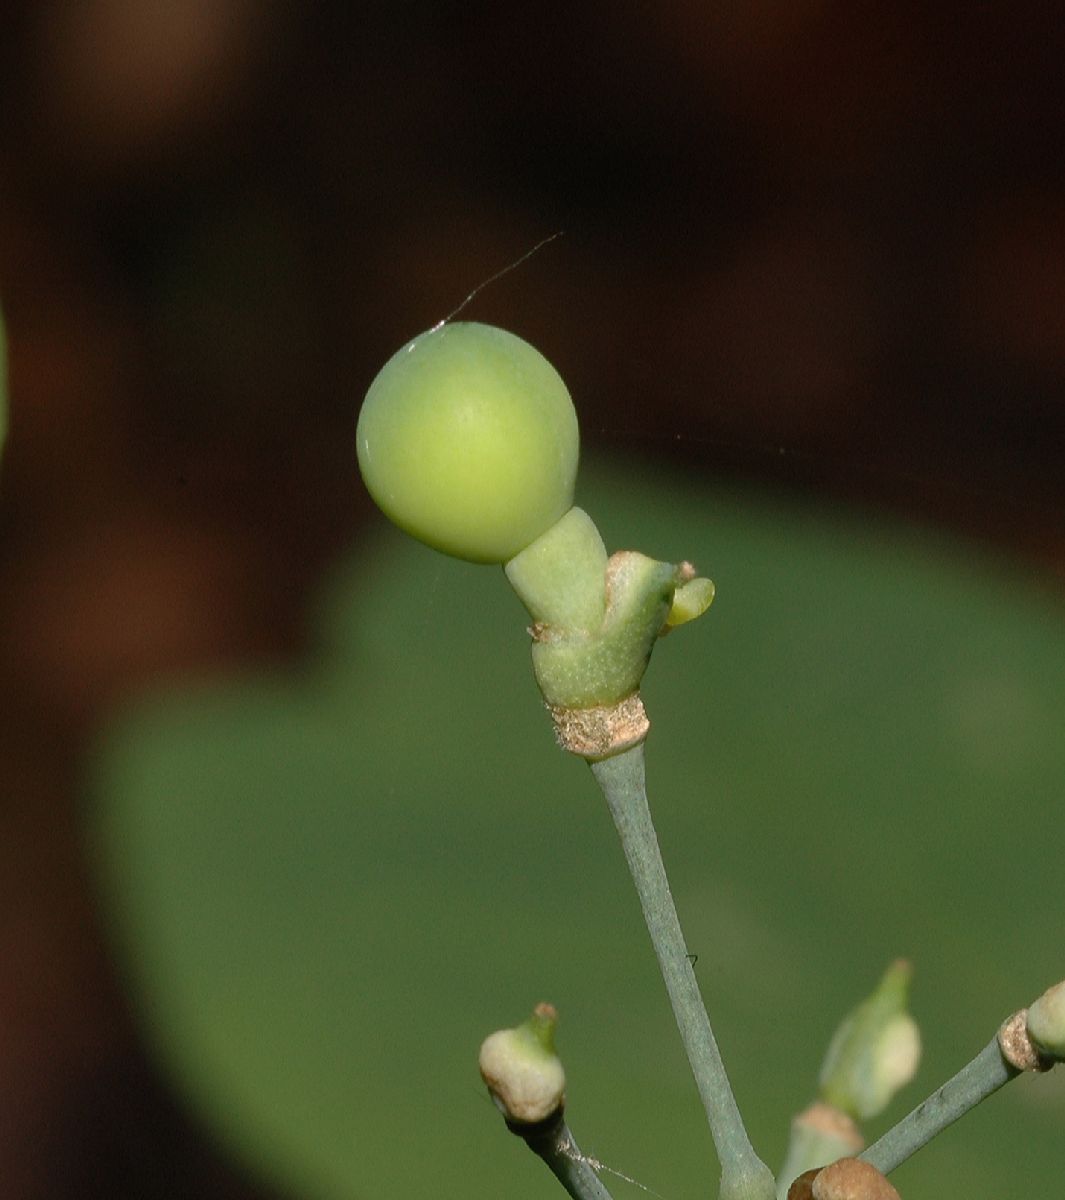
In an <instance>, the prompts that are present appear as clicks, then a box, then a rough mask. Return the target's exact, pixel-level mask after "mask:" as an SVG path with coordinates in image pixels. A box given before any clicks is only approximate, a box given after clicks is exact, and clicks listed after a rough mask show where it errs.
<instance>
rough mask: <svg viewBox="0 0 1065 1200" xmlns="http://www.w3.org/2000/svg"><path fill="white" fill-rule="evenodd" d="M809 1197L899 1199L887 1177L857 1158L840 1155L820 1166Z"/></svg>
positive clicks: (816, 1199) (858, 1199)
mask: <svg viewBox="0 0 1065 1200" xmlns="http://www.w3.org/2000/svg"><path fill="white" fill-rule="evenodd" d="M810 1196H811V1198H812V1200H901V1197H900V1196H899V1194H898V1192H897V1191H896V1190H895V1189H894V1187H892V1185H891V1184H890V1183H889V1182H888V1180H887V1176H886V1175H882V1174H881V1173H880V1172H879V1171H878V1170H877V1169H876V1167H874V1166H873V1165H872V1164H871V1163H867V1162H863V1161H862V1160H861V1159H860V1158H841V1159H839V1161H838V1162H834V1163H832V1164H831V1166H828V1167H822V1168H821V1170H820V1171H818V1172H817V1175H816V1177H815V1179H814V1181H813V1186H812V1188H811V1190H810Z"/></svg>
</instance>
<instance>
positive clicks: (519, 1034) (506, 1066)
mask: <svg viewBox="0 0 1065 1200" xmlns="http://www.w3.org/2000/svg"><path fill="white" fill-rule="evenodd" d="M557 1024H558V1013H557V1012H556V1010H555V1009H554V1007H553V1006H552V1005H550V1004H538V1005H537V1006H536V1008H534V1009H533V1013H532V1016H531V1017H530V1018H529V1019H528V1020H527V1021H524V1022H522V1024H521V1025H519V1026H518V1027H517V1028H516V1029H500V1030H498V1031H497V1032H496V1033H493V1034H490V1035H489V1036H488V1037H487V1038H485V1040H484V1042H483V1043H482V1044H481V1053H480V1057H479V1060H478V1062H479V1066H480V1069H481V1078H482V1079H483V1080H484V1081H485V1083H486V1084H487V1085H488V1090H489V1092H491V1094H492V1099H493V1100H494V1101H495V1103H496V1107H497V1108H498V1109H499V1111H500V1112H501V1113H502V1114H503V1115H504V1116H505V1117H506V1119H507V1120H508V1121H511V1122H513V1123H514V1124H517V1125H531V1124H535V1123H536V1122H537V1121H543V1120H546V1119H547V1118H548V1117H549V1116H551V1114H552V1113H554V1112H556V1111H557V1110H558V1109H560V1108H561V1107H562V1105H563V1103H564V1101H565V1098H566V1074H565V1072H564V1071H563V1069H562V1060H561V1059H560V1058H559V1057H558V1055H557V1054H556V1053H555V1027H556V1026H557Z"/></svg>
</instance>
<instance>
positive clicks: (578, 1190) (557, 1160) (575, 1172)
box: [510, 1111, 611, 1200]
mask: <svg viewBox="0 0 1065 1200" xmlns="http://www.w3.org/2000/svg"><path fill="white" fill-rule="evenodd" d="M510 1128H511V1129H512V1130H513V1132H514V1133H516V1134H518V1135H519V1137H523V1138H524V1139H525V1144H526V1145H527V1146H528V1147H529V1149H530V1150H531V1151H532V1152H533V1153H534V1154H536V1155H538V1156H539V1157H540V1158H542V1159H543V1160H544V1162H545V1163H546V1164H547V1166H548V1169H549V1170H550V1171H551V1174H552V1175H554V1177H555V1178H556V1179H557V1180H558V1181H559V1183H561V1184H562V1186H563V1187H564V1188H565V1189H566V1192H567V1193H568V1194H569V1195H570V1196H572V1197H573V1200H611V1196H610V1193H609V1192H608V1191H607V1189H606V1184H605V1183H603V1181H602V1180H601V1179H600V1178H599V1176H598V1175H597V1174H596V1173H595V1171H594V1170H593V1169H592V1164H591V1162H590V1161H589V1160H588V1159H587V1158H585V1156H584V1155H583V1154H582V1153H581V1151H580V1149H579V1147H578V1146H577V1143H576V1141H574V1138H573V1134H572V1133H570V1129H569V1126H568V1125H567V1124H566V1119H565V1117H564V1116H563V1115H562V1112H561V1111H559V1112H558V1113H557V1114H556V1116H554V1117H552V1118H549V1119H548V1120H547V1121H544V1122H542V1123H541V1124H540V1125H537V1126H535V1128H533V1129H522V1128H521V1127H519V1126H514V1125H511V1126H510Z"/></svg>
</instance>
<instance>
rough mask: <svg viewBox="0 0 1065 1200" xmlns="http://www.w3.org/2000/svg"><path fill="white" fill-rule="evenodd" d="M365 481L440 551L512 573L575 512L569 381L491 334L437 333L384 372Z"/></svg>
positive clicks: (471, 329)
mask: <svg viewBox="0 0 1065 1200" xmlns="http://www.w3.org/2000/svg"><path fill="white" fill-rule="evenodd" d="M356 441H357V447H358V456H359V468H360V470H361V471H362V477H363V479H364V480H365V482H366V486H367V488H368V489H369V491H370V495H371V496H373V498H374V500H376V501H377V503H378V505H379V506H380V507H381V509H382V510H383V511H384V513H385V515H386V516H388V517H390V518H391V519H392V520H393V521H394V522H395V523H396V524H397V525H398V526H399V527H400V528H401V529H403V530H405V531H406V532H407V533H409V534H412V535H413V536H414V537H416V538H418V539H419V540H421V541H423V542H426V543H427V544H428V545H430V546H432V547H434V549H437V550H442V551H443V552H444V553H445V554H451V555H454V556H455V557H456V558H465V559H469V560H470V561H472V562H483V563H502V562H506V561H507V560H508V559H511V558H513V557H514V555H516V554H517V553H519V552H520V551H521V550H524V549H525V547H526V546H528V545H529V544H530V543H531V542H533V541H534V540H535V539H536V538H538V537H539V536H540V535H541V534H542V533H545V532H546V531H547V530H548V529H550V528H551V526H552V525H554V524H555V522H556V521H557V520H558V519H559V518H560V517H561V516H563V515H564V514H565V513H566V512H567V511H568V510H569V508H570V507H571V505H572V504H573V489H574V485H575V482H576V477H577V459H578V453H579V436H578V432H577V414H576V413H575V412H574V410H573V402H572V400H571V399H570V395H569V392H568V391H567V390H566V385H565V384H564V383H563V382H562V379H561V378H560V377H559V374H558V372H557V371H556V370H555V369H554V367H552V366H551V364H550V363H549V362H548V361H547V359H546V358H544V357H543V355H542V354H540V353H539V351H537V350H534V349H533V347H532V346H530V345H529V343H528V342H525V341H522V339H521V338H519V337H515V335H514V334H512V333H507V332H506V331H505V330H503V329H496V328H495V327H493V326H491V325H481V324H478V323H476V322H465V321H459V322H455V323H452V324H444V325H438V326H436V327H434V328H433V329H430V330H428V331H427V332H426V333H423V334H421V335H420V336H418V337H416V338H415V339H414V340H413V341H412V342H409V343H408V344H407V345H406V346H404V347H403V348H402V349H401V350H399V351H398V352H397V353H396V354H394V355H393V356H392V357H391V358H390V359H389V360H388V362H387V363H385V365H384V366H383V367H382V368H381V370H380V371H379V372H378V374H377V377H376V378H375V379H374V381H373V383H371V384H370V389H369V391H368V392H367V393H366V399H365V401H364V402H363V406H362V411H361V412H360V413H359V422H358V428H357V430H356Z"/></svg>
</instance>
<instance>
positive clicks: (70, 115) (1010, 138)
mask: <svg viewBox="0 0 1065 1200" xmlns="http://www.w3.org/2000/svg"><path fill="white" fill-rule="evenodd" d="M1063 61H1065V22H1063V21H1062V19H1061V13H1060V11H1057V10H1056V9H1055V6H1053V5H1040V4H1025V3H1023V2H1022V3H1013V4H1008V5H1007V4H1005V3H992V4H985V5H975V6H974V5H969V4H960V3H955V2H954V0H945V2H942V3H938V4H925V5H912V4H906V3H901V4H900V3H890V4H889V3H879V4H871V5H854V4H843V3H834V2H832V0H751V2H747V3H722V4H718V3H714V4H705V3H696V2H694V0H687V2H685V0H661V2H660V3H657V4H653V5H652V4H637V3H633V2H628V3H626V2H621V3H614V4H607V3H589V4H583V5H581V4H575V5H565V6H558V7H557V8H553V7H550V6H545V7H542V8H541V9H540V10H537V11H534V10H533V9H531V8H529V7H528V6H526V5H510V4H506V3H502V4H499V3H496V4H478V3H469V2H468V0H467V3H464V4H461V5H460V4H453V3H432V2H430V0H391V2H390V3H387V4H386V3H383V2H381V0H369V2H367V3H363V4H349V3H345V2H342V0H330V2H323V3H308V4H298V3H295V2H294V0H260V2H259V3H252V2H251V0H171V2H168V3H164V2H163V0H79V2H78V3H73V4H72V3H59V2H57V0H39V2H37V3H21V4H17V3H16V4H10V3H9V4H8V5H6V7H5V8H4V10H3V15H2V16H0V131H2V136H0V299H2V303H3V306H4V310H5V314H6V318H7V322H8V332H9V337H10V356H11V388H12V397H13V404H12V415H11V436H10V440H9V444H8V448H7V453H6V456H5V460H4V463H3V492H2V497H0V499H2V503H0V1180H2V1181H3V1182H2V1184H0V1191H2V1193H3V1195H4V1196H5V1197H6V1198H8V1200H29V1198H31V1197H32V1198H34V1200H66V1198H68V1197H69V1198H73V1197H94V1196H108V1197H115V1198H118V1197H138V1198H148V1200H152V1198H157V1197H159V1198H161V1197H177V1196H193V1195H194V1196H197V1197H201V1198H205V1200H215V1198H223V1197H224V1198H227V1200H230V1198H235V1197H251V1196H253V1195H262V1194H263V1193H261V1192H259V1191H255V1190H254V1188H253V1186H252V1185H251V1184H249V1183H248V1182H247V1181H245V1180H243V1179H241V1178H240V1177H239V1176H238V1174H237V1173H236V1171H235V1170H233V1169H232V1168H230V1167H229V1166H227V1165H226V1164H225V1163H224V1162H223V1161H222V1159H221V1158H220V1156H219V1155H218V1154H217V1153H216V1152H215V1151H214V1150H213V1149H212V1147H211V1146H210V1145H209V1143H208V1142H207V1141H206V1140H205V1139H204V1138H203V1136H202V1135H201V1134H200V1133H199V1132H198V1131H197V1130H196V1129H195V1127H194V1124H193V1122H192V1121H191V1120H189V1119H188V1118H187V1117H185V1116H184V1115H182V1114H181V1112H180V1111H179V1110H178V1108H177V1106H176V1104H175V1103H174V1102H173V1101H172V1100H170V1099H169V1098H168V1095H167V1091H166V1088H165V1086H164V1084H163V1083H162V1082H161V1081H160V1080H159V1079H158V1078H157V1077H156V1076H155V1075H154V1073H153V1071H152V1069H151V1067H150V1066H149V1065H148V1064H147V1062H146V1060H145V1056H144V1055H143V1052H142V1051H141V1049H140V1048H139V1045H138V1041H137V1037H136V1034H135V1031H134V1026H133V1021H132V1019H131V1017H130V1015H129V1012H128V1010H127V1007H126V1005H125V1003H124V1001H123V997H122V995H121V990H120V987H119V984H118V982H117V981H116V979H115V978H114V976H113V974H112V972H111V970H110V968H109V963H108V957H107V953H106V949H105V947H104V945H103V943H102V939H101V936H100V933H99V931H98V928H97V923H96V921H95V918H94V911H93V904H92V900H91V896H90V894H89V890H88V886H87V880H86V873H85V870H84V868H83V866H82V865H81V862H80V852H79V840H78V821H77V814H78V804H79V801H80V799H81V792H82V788H81V785H80V783H79V756H80V755H81V754H82V753H83V751H84V748H85V746H86V745H87V743H88V739H89V738H90V737H91V736H92V734H93V732H94V730H96V729H97V728H98V727H99V725H100V723H101V722H102V721H103V720H105V719H106V715H107V713H108V711H109V709H110V708H111V706H113V705H114V704H115V703H116V702H117V701H119V700H120V699H121V698H123V697H125V696H128V695H130V694H131V693H133V692H134V691H135V690H136V689H138V688H139V687H141V686H142V685H144V684H145V683H147V682H148V681H150V680H151V679H152V678H153V677H155V676H158V675H159V674H160V673H173V672H179V673H190V674H191V673H203V672H206V671H208V670H213V669H217V668H219V667H223V666H226V665H232V664H237V663H243V662H249V661H254V660H261V659H262V658H264V657H269V658H271V659H274V660H277V659H278V658H289V657H294V656H296V655H298V654H299V652H300V650H301V637H302V634H301V628H302V626H301V621H302V609H303V605H304V602H305V598H306V596H307V594H308V592H309V590H310V589H311V588H312V587H313V585H314V582H315V580H316V579H317V578H318V577H319V575H320V573H321V572H322V570H323V569H324V567H325V566H326V565H327V564H328V562H329V561H330V559H331V558H332V557H333V556H334V555H335V554H336V553H337V552H338V551H340V550H341V549H343V548H345V547H347V546H349V545H351V544H352V542H353V541H356V540H357V538H358V529H359V526H360V522H362V521H363V520H364V519H366V518H367V517H369V515H370V513H369V507H368V501H367V499H366V497H365V496H364V494H363V492H362V490H361V487H360V485H359V483H358V481H357V478H356V474H355V469H354V454H353V430H354V418H355V412H356V410H357V406H358V403H359V400H360V398H361V395H362V393H363V391H364V390H365V387H366V385H367V383H368V382H369V380H370V378H371V377H372V375H373V374H374V372H375V371H376V369H377V367H378V366H379V365H380V364H381V363H382V362H383V361H384V359H385V358H386V357H387V356H388V355H389V354H390V353H391V352H392V351H393V350H394V349H396V348H397V347H398V346H399V345H400V344H401V343H402V342H403V341H404V340H405V339H406V338H408V337H410V336H411V335H413V334H415V333H417V332H419V331H420V330H422V329H423V328H425V327H427V326H429V325H431V324H432V323H434V322H435V321H436V320H437V319H439V318H440V317H442V316H443V315H444V314H445V313H447V312H449V311H450V310H451V309H453V308H454V307H455V305H456V304H457V303H459V301H460V300H461V299H462V297H463V296H464V295H465V294H466V293H467V292H468V291H469V290H470V289H471V288H472V287H474V286H475V285H476V284H477V283H478V282H480V281H481V280H483V279H485V278H486V277H488V276H490V275H492V274H493V273H494V272H496V271H497V270H499V269H500V268H501V267H503V266H505V265H506V264H507V263H508V262H510V261H512V260H514V259H517V258H518V257H520V256H521V255H522V254H523V253H524V251H526V250H527V249H528V248H529V247H530V246H532V245H533V244H534V243H535V242H537V241H538V240H539V239H541V238H542V237H544V236H546V235H547V234H550V233H552V232H554V231H556V230H563V231H564V237H563V238H561V239H559V240H557V241H555V242H553V243H552V244H550V245H549V246H547V247H545V248H544V249H543V250H542V251H541V252H540V253H539V254H537V255H536V256H534V257H533V258H532V259H530V260H529V261H528V262H526V263H525V264H523V265H522V266H521V267H520V268H519V269H517V270H515V271H513V272H511V273H510V274H508V275H507V276H506V277H505V278H503V279H501V280H499V281H498V282H496V283H495V284H493V285H492V286H491V288H490V289H488V290H486V291H484V292H483V293H481V294H480V295H479V296H478V297H477V299H476V300H475V302H474V304H473V305H472V306H471V308H470V309H469V313H468V315H470V316H473V317H476V318H478V319H484V320H489V321H492V322H495V323H498V324H502V325H506V326H508V327H510V328H513V329H514V330H515V331H516V332H518V333H520V334H522V335H524V336H526V337H528V338H529V339H530V340H531V341H533V342H534V344H536V345H537V346H538V347H539V348H540V349H541V350H542V351H543V352H544V353H545V354H546V355H547V356H548V357H549V358H550V359H551V360H552V361H553V362H554V363H555V364H556V366H557V367H558V368H559V370H560V371H561V372H562V374H563V376H564V377H565V378H566V380H567V381H568V383H569V384H570V387H571V390H572V391H573V393H574V396H575V398H576V400H577V404H578V407H579V409H580V410H581V413H582V420H583V426H584V429H585V440H586V444H588V445H590V446H598V447H601V448H612V447H614V448H620V449H623V450H625V451H626V452H628V453H630V454H632V453H637V454H640V455H643V456H646V457H647V458H653V459H658V460H667V461H669V462H670V463H672V464H674V465H676V466H677V467H678V468H681V467H683V468H684V469H687V470H691V471H695V472H698V473H700V474H702V475H705V476H706V477H714V478H720V477H722V476H724V475H727V476H730V477H733V478H735V479H739V480H750V481H752V482H755V483H757V484H759V485H761V486H770V487H772V488H775V489H778V490H791V491H794V492H796V493H800V494H816V495H818V496H820V497H821V498H823V499H825V500H828V501H829V502H835V503H839V504H841V505H848V506H854V505H866V506H874V507H884V506H886V507H889V508H892V509H894V510H896V511H898V512H900V513H902V514H904V515H905V516H907V517H909V518H914V519H918V520H923V521H928V522H932V523H937V524H940V525H945V526H951V527H954V528H956V529H957V530H958V531H959V532H961V533H962V534H963V535H965V536H969V537H974V538H978V539H983V540H991V541H994V542H995V543H997V544H999V545H1000V546H1002V547H1003V548H1006V549H1007V550H1009V551H1010V552H1012V553H1015V554H1020V555H1022V556H1026V557H1027V558H1028V559H1029V560H1030V561H1031V562H1032V563H1033V564H1034V565H1035V567H1036V568H1037V569H1038V570H1041V571H1043V572H1044V573H1045V576H1046V578H1047V580H1048V581H1053V580H1055V579H1057V580H1059V581H1060V579H1061V577H1062V574H1063V569H1065V529H1063V524H1062V504H1063V500H1065V472H1063V470H1062V466H1061V461H1062V448H1063V441H1065V402H1063V390H1062V385H1063V382H1065V177H1063V176H1065V170H1063V162H1065V159H1063V155H1062V141H1063V131H1065V129H1063V116H1065V111H1063V97H1065V92H1063V88H1062V78H1061V64H1062V62H1063Z"/></svg>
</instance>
